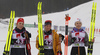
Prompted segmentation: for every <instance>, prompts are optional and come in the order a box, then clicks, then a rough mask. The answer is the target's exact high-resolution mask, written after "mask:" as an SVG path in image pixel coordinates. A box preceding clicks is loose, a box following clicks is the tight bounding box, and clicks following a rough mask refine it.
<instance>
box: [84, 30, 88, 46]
mask: <svg viewBox="0 0 100 55" xmlns="http://www.w3.org/2000/svg"><path fill="white" fill-rule="evenodd" d="M88 40H89V38H88V34H87V33H86V32H85V39H84V43H85V46H88Z"/></svg>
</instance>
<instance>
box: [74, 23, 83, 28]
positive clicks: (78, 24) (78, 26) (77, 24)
mask: <svg viewBox="0 0 100 55" xmlns="http://www.w3.org/2000/svg"><path fill="white" fill-rule="evenodd" d="M75 26H76V28H77V29H81V26H82V23H81V22H80V21H77V22H75Z"/></svg>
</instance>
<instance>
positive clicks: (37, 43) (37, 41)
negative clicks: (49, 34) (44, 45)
mask: <svg viewBox="0 0 100 55" xmlns="http://www.w3.org/2000/svg"><path fill="white" fill-rule="evenodd" d="M36 48H37V49H39V37H38V36H37V37H36Z"/></svg>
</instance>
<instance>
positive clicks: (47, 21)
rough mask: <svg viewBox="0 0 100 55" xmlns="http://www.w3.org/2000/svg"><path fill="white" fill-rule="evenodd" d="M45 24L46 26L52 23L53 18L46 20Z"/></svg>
mask: <svg viewBox="0 0 100 55" xmlns="http://www.w3.org/2000/svg"><path fill="white" fill-rule="evenodd" d="M44 25H45V26H46V25H52V21H51V20H46V21H45V24H44Z"/></svg>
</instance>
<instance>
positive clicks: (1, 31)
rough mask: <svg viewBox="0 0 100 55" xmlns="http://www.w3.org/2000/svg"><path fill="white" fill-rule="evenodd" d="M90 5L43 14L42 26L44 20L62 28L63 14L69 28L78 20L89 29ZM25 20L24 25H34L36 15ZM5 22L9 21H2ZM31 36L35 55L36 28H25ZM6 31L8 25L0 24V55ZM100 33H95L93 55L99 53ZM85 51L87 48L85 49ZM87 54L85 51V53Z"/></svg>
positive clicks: (99, 10)
mask: <svg viewBox="0 0 100 55" xmlns="http://www.w3.org/2000/svg"><path fill="white" fill-rule="evenodd" d="M94 2H97V15H96V24H95V28H98V29H100V24H99V23H100V22H99V20H100V19H99V18H100V16H99V15H100V8H99V5H100V0H94ZM92 4H93V1H90V2H87V3H84V4H81V5H79V6H76V7H74V8H72V9H70V10H68V11H62V12H56V13H49V14H43V15H42V18H43V22H42V23H43V24H44V21H45V20H52V23H53V25H57V26H64V25H65V19H64V18H65V14H67V13H68V14H70V17H71V20H70V21H69V27H74V22H75V20H76V18H80V19H81V21H82V24H83V26H84V27H86V28H89V27H90V19H91V10H92ZM18 18H19V17H16V19H15V23H16V22H17V19H18ZM22 18H24V19H25V23H26V24H34V22H36V23H38V18H37V15H34V16H26V17H22ZM4 20H5V21H6V20H7V21H8V20H9V19H8V18H7V19H4ZM26 29H27V30H28V31H29V32H30V33H31V34H32V38H31V52H32V55H37V53H38V50H37V49H36V47H35V41H36V36H37V35H38V33H37V30H38V28H26ZM7 30H8V25H5V24H3V23H0V37H1V38H0V55H2V53H3V50H4V45H5V43H6V38H7ZM58 33H62V34H65V33H64V32H62V31H59V32H58ZM99 35H100V33H95V37H96V38H95V42H94V50H93V55H99V54H100V53H99V51H100V47H99V45H100V37H99ZM86 49H87V47H86ZM70 50H71V46H69V47H68V55H70ZM62 51H63V55H64V44H63V43H62ZM86 52H87V51H86Z"/></svg>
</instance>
